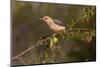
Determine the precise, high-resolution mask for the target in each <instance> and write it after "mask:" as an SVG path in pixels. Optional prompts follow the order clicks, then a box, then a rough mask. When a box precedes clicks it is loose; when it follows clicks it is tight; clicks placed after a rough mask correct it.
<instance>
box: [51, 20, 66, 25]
mask: <svg viewBox="0 0 100 67" xmlns="http://www.w3.org/2000/svg"><path fill="white" fill-rule="evenodd" d="M53 20H54V22H55V24H57V25H60V26H66V24H64V23H63V22H61V21H59V20H56V19H53Z"/></svg>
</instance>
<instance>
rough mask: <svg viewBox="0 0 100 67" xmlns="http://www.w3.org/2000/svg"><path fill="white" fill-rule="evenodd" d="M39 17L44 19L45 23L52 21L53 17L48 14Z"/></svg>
mask: <svg viewBox="0 0 100 67" xmlns="http://www.w3.org/2000/svg"><path fill="white" fill-rule="evenodd" d="M40 19H41V20H43V21H45V22H46V23H50V22H53V19H52V18H51V17H49V16H44V17H43V18H40Z"/></svg>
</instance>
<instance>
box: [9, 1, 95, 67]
mask: <svg viewBox="0 0 100 67" xmlns="http://www.w3.org/2000/svg"><path fill="white" fill-rule="evenodd" d="M44 16H51V17H52V18H55V19H58V20H61V21H62V22H64V23H65V24H69V25H71V24H72V23H75V21H77V20H78V19H80V18H81V17H82V20H81V21H79V22H78V23H77V24H76V25H75V26H74V27H73V28H87V29H89V30H90V31H91V32H92V33H91V34H89V35H88V32H85V33H84V34H83V35H84V36H85V37H84V38H81V39H77V38H73V37H71V38H69V39H68V40H66V39H64V40H62V39H60V40H59V41H58V42H57V45H56V46H54V47H52V48H50V47H47V46H45V45H42V46H38V47H34V48H33V49H32V50H30V51H29V52H28V53H26V54H24V55H23V56H21V57H22V60H19V59H14V60H11V64H12V65H27V64H45V63H65V62H81V61H85V62H87V61H95V60H96V35H95V33H96V32H95V30H96V6H92V5H91V6H89V5H71V4H57V3H39V2H23V1H21V2H19V1H15V0H12V2H11V30H12V31H11V57H14V56H16V55H18V54H19V53H21V52H23V51H24V50H26V49H27V48H29V47H30V46H32V45H33V44H34V43H36V42H37V41H38V40H39V39H40V38H41V37H44V36H50V35H52V34H53V33H54V32H52V31H51V30H50V29H49V28H48V26H47V25H46V24H45V23H44V22H43V21H41V20H40V19H39V18H41V17H44ZM79 35H81V34H80V33H78V36H79ZM34 45H35V44H34Z"/></svg>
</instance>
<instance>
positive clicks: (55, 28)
mask: <svg viewBox="0 0 100 67" xmlns="http://www.w3.org/2000/svg"><path fill="white" fill-rule="evenodd" d="M41 19H42V20H43V21H45V22H46V23H47V24H48V26H49V28H50V29H51V30H53V31H54V32H56V33H59V32H64V30H65V28H66V27H65V26H62V25H58V24H56V23H55V22H54V20H53V19H52V18H51V17H49V16H44V17H43V18H41Z"/></svg>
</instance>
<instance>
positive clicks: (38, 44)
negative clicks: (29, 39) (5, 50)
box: [11, 28, 88, 60]
mask: <svg viewBox="0 0 100 67" xmlns="http://www.w3.org/2000/svg"><path fill="white" fill-rule="evenodd" d="M73 30H84V31H87V30H88V29H83V28H82V29H79V28H74V29H69V30H68V31H73ZM55 35H57V33H54V34H52V35H51V36H49V37H46V38H45V39H42V40H39V41H38V42H37V43H36V44H33V45H32V46H31V47H29V48H28V49H26V50H24V51H23V52H21V53H20V54H18V55H16V56H15V57H12V58H11V60H14V59H17V58H19V57H21V56H22V55H24V54H25V53H27V52H28V51H30V50H31V49H32V48H34V47H36V46H41V45H43V44H40V43H42V42H44V41H47V40H49V39H50V38H51V37H52V36H55Z"/></svg>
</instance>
